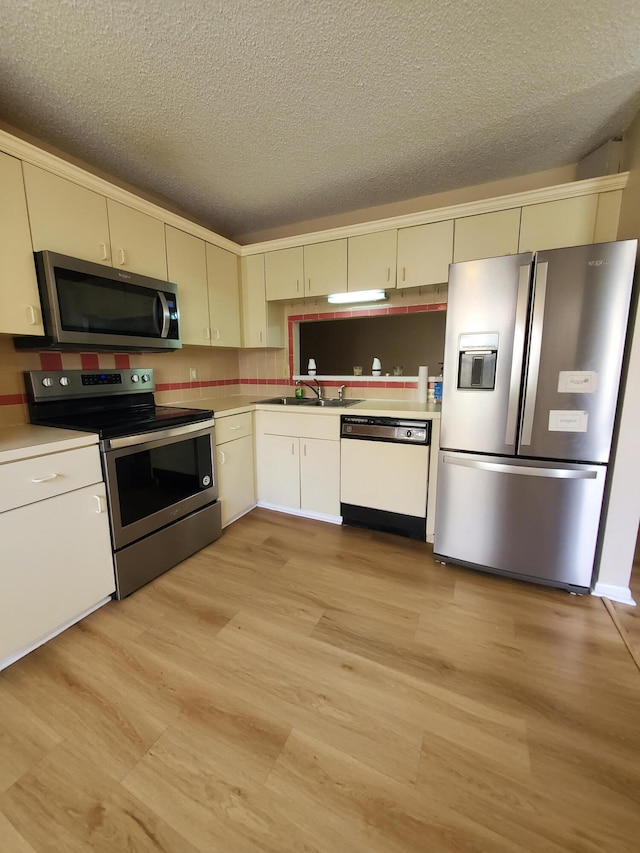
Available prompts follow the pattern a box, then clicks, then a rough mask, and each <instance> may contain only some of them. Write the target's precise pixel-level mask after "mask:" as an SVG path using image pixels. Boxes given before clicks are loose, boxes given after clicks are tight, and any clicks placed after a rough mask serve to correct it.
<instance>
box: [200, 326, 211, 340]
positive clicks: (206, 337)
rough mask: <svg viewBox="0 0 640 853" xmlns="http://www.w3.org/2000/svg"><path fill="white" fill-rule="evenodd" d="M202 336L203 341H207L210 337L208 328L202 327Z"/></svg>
mask: <svg viewBox="0 0 640 853" xmlns="http://www.w3.org/2000/svg"><path fill="white" fill-rule="evenodd" d="M202 337H203V338H204V339H205V341H208V340H209V338H210V337H211V330H210V329H203V330H202Z"/></svg>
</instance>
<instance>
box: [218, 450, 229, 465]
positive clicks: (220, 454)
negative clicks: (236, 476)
mask: <svg viewBox="0 0 640 853" xmlns="http://www.w3.org/2000/svg"><path fill="white" fill-rule="evenodd" d="M218 459H219V460H220V464H221V465H224V464H225V462H226V461H227V457H226V456H225V455H224V450H219V451H218Z"/></svg>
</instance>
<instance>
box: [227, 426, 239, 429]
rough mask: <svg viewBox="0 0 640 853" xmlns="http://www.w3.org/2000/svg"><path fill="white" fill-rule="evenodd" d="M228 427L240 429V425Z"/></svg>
mask: <svg viewBox="0 0 640 853" xmlns="http://www.w3.org/2000/svg"><path fill="white" fill-rule="evenodd" d="M229 429H230V430H232V429H241V427H239V426H232V427H229Z"/></svg>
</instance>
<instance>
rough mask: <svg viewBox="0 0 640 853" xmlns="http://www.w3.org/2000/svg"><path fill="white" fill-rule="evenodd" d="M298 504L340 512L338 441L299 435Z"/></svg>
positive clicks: (313, 508)
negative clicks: (300, 436)
mask: <svg viewBox="0 0 640 853" xmlns="http://www.w3.org/2000/svg"><path fill="white" fill-rule="evenodd" d="M300 507H301V508H302V509H306V510H308V511H309V512H319V513H323V514H326V515H340V442H339V441H323V440H322V439H317V438H301V439H300Z"/></svg>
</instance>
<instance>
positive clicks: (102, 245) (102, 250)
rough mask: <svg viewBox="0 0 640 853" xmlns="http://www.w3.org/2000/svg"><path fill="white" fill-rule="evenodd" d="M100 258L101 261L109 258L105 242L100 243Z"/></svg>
mask: <svg viewBox="0 0 640 853" xmlns="http://www.w3.org/2000/svg"><path fill="white" fill-rule="evenodd" d="M100 258H101V259H102V260H103V261H107V260H108V259H109V252H107V244H106V243H100Z"/></svg>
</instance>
